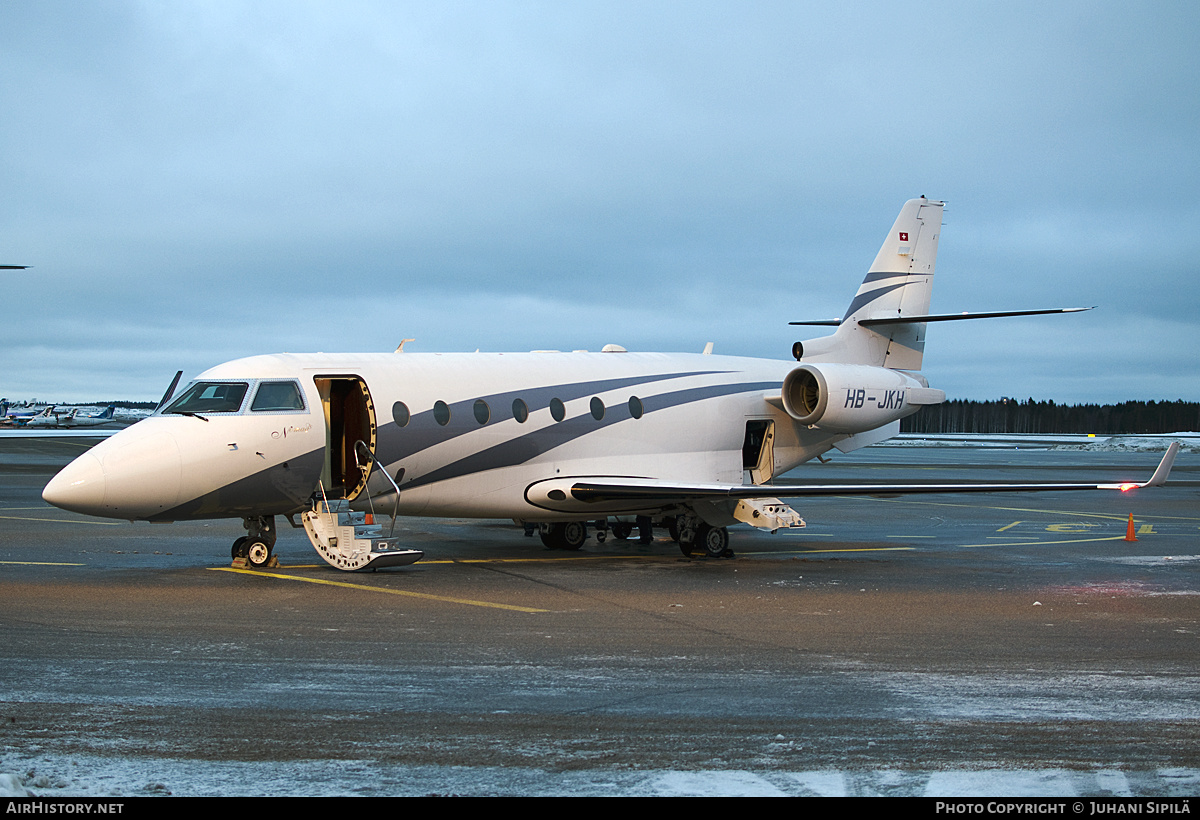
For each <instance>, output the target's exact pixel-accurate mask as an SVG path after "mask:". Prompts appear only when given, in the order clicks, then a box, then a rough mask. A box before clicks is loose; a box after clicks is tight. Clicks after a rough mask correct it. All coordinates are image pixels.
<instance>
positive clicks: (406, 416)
mask: <svg viewBox="0 0 1200 820" xmlns="http://www.w3.org/2000/svg"><path fill="white" fill-rule="evenodd" d="M411 420H412V413H410V412H409V411H408V405H407V404H405V403H404V402H402V401H398V402H396V403H395V404H393V405H392V421H394V422H396V426H397V427H407V426H408V422H409V421H411Z"/></svg>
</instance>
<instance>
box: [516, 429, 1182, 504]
mask: <svg viewBox="0 0 1200 820" xmlns="http://www.w3.org/2000/svg"><path fill="white" fill-rule="evenodd" d="M1178 452H1179V442H1177V441H1176V442H1172V443H1171V446H1170V447H1168V448H1167V452H1166V453H1165V454H1164V455H1163V457H1162V461H1161V462H1159V465H1158V468H1157V469H1156V470H1155V471H1154V474H1153V475H1152V476H1151V477H1150V478H1149V479H1148V480H1147V481H1143V482H1124V483H1119V484H1099V483H1096V484H1010V483H1004V484H973V483H972V484H967V483H958V484H758V485H747V484H681V483H676V482H669V481H661V480H658V479H651V478H632V477H607V476H599V477H588V478H576V479H551V480H550V481H543V482H538V483H537V484H534V485H533V486H531V487H530V488H529V489H528V490H527V491H526V496H527V498H529V500H530V501H531V502H533V503H536V504H538V505H539V506H547V507H551V508H553V507H557V508H559V509H562V508H563V507H565V506H573V507H575V508H579V506H580V505H581V504H582V505H591V504H595V505H597V506H607V505H610V504H612V503H614V502H619V503H625V504H628V503H629V502H634V506H642V505H643V504H644V505H645V506H646V507H647V508H649V507H654V506H660V505H665V504H670V503H680V502H684V501H697V500H701V501H720V500H724V499H732V500H740V499H750V498H807V497H813V496H827V495H875V496H891V495H912V494H917V493H1004V492H1046V491H1064V490H1120V491H1122V492H1124V491H1127V490H1135V489H1140V488H1142V487H1158V486H1160V485H1162V484H1164V483H1165V482H1166V480H1167V476H1168V475H1169V474H1170V472H1171V466H1172V465H1173V464H1174V462H1175V454H1176V453H1178ZM572 501H573V502H576V503H575V504H572V503H571V502H572ZM564 502H565V503H564Z"/></svg>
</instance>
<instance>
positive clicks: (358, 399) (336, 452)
mask: <svg viewBox="0 0 1200 820" xmlns="http://www.w3.org/2000/svg"><path fill="white" fill-rule="evenodd" d="M313 381H314V382H316V385H317V390H318V391H319V392H320V394H321V406H322V408H323V409H324V411H325V467H324V469H323V470H322V471H321V483H322V484H323V485H324V486H325V493H326V495H327V497H329V498H345V499H350V500H353V499H354V498H357V497H358V494H359V493H361V492H362V491H363V489H364V488H365V487H366V486H367V477H368V476H369V475H370V471H371V467H370V465H369V464H368V465H366V466H364V467H362V468H360V467H359V466H358V462H357V460H356V459H355V457H354V445H355V443H356V442H359V441H361V442H363V443H365V444H366V445H367V447H369V448H370V450H371V453H372V454H374V452H375V405H374V404H373V403H372V402H371V393H370V391H369V390H367V383H366V382H365V381H363V380H362V379H361V378H359V377H358V376H316V377H314V379H313Z"/></svg>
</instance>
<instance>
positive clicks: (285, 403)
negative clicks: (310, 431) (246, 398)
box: [250, 382, 304, 413]
mask: <svg viewBox="0 0 1200 820" xmlns="http://www.w3.org/2000/svg"><path fill="white" fill-rule="evenodd" d="M250 409H251V410H252V411H254V412H256V413H257V412H262V411H267V410H274V411H276V412H278V411H282V410H303V409H304V398H303V397H302V396H301V395H300V385H298V384H296V383H295V382H263V383H262V384H260V385H259V386H258V392H257V393H255V394H254V401H253V402H252V403H251V405H250Z"/></svg>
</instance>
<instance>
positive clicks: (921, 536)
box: [884, 535, 937, 538]
mask: <svg viewBox="0 0 1200 820" xmlns="http://www.w3.org/2000/svg"><path fill="white" fill-rule="evenodd" d="M884 538H937V536H936V535H885V536H884Z"/></svg>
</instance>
